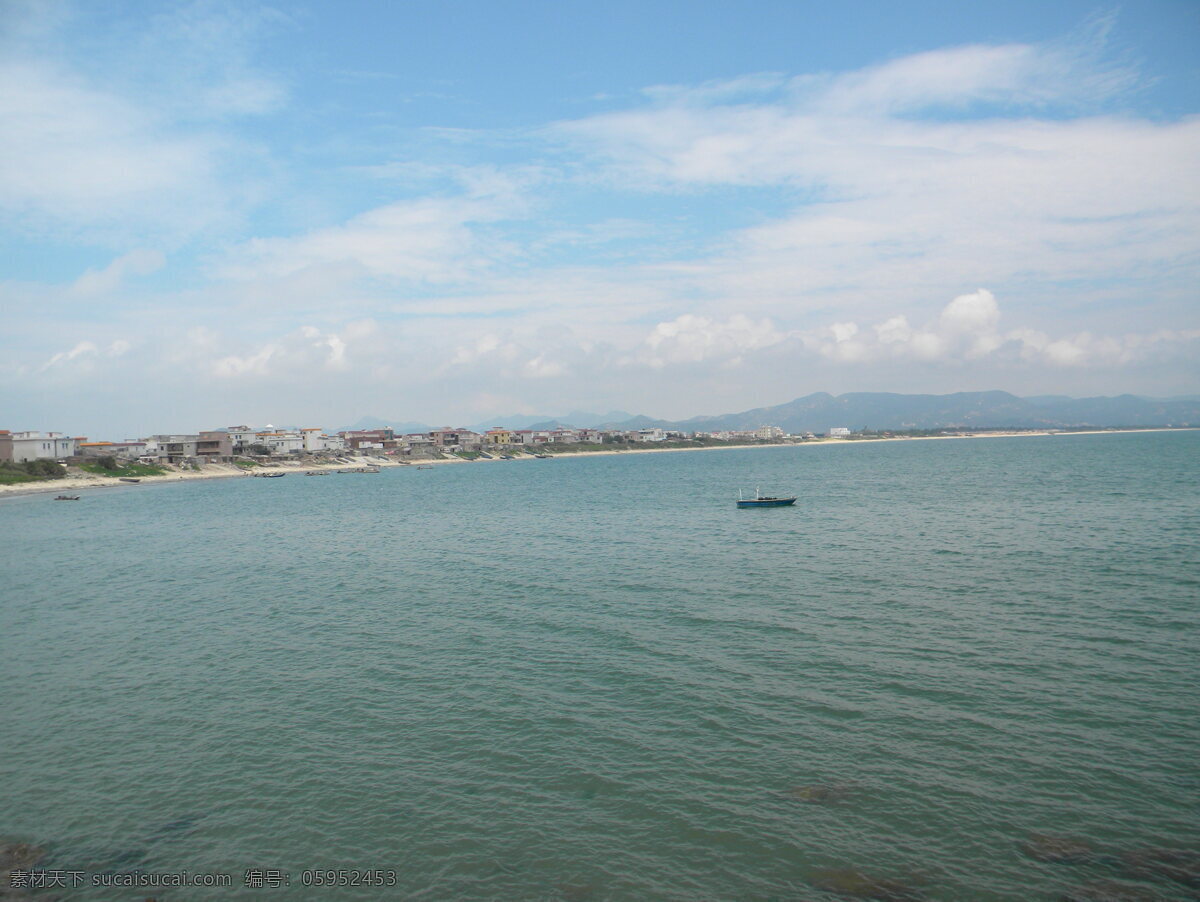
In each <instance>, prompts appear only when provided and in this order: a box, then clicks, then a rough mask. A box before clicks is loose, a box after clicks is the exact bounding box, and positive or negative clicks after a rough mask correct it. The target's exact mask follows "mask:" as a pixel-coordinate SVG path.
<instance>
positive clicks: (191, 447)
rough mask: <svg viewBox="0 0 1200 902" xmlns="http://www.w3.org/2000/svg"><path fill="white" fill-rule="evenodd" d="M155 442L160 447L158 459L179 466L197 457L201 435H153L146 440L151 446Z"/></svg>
mask: <svg viewBox="0 0 1200 902" xmlns="http://www.w3.org/2000/svg"><path fill="white" fill-rule="evenodd" d="M151 441H154V442H156V443H157V445H158V453H157V455H156V456H157V457H158V458H159V459H160V460H163V459H165V460H166V461H167V462H168V463H173V464H179V463H183V462H184V461H187V460H191V459H193V458H195V457H196V445H197V444H198V443H199V442H200V436H199V435H152V436H150V438H149V439H147V440H146V443H147V444H149V443H150V442H151Z"/></svg>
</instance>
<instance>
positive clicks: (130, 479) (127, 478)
mask: <svg viewBox="0 0 1200 902" xmlns="http://www.w3.org/2000/svg"><path fill="white" fill-rule="evenodd" d="M117 478H118V479H120V480H121V482H141V480H140V479H138V478H136V477H133V476H118V477H117Z"/></svg>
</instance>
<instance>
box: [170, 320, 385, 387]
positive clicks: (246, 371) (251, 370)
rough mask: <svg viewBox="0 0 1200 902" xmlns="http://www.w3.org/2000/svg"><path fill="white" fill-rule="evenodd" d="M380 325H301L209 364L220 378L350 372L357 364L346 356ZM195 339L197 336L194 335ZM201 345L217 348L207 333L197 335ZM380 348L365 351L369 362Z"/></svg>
mask: <svg viewBox="0 0 1200 902" xmlns="http://www.w3.org/2000/svg"><path fill="white" fill-rule="evenodd" d="M376 332H377V326H376V324H375V323H374V322H372V321H369V320H364V321H358V322H354V323H349V324H347V325H346V326H345V328H344V329H343V330H342V331H341V333H338V332H334V331H328V332H326V331H323V330H321V329H318V328H317V327H315V326H302V327H301V328H299V329H297V330H296V331H294V332H291V333H288V334H287V335H284V336H281V337H280V338H278V339H273V340H270V341H267V342H264V343H262V344H260V345H259V346H258V347H257V348H254V349H252V350H250V351H248V352H247V353H244V354H240V355H239V354H225V355H222V356H217V357H211V356H208V355H207V354H206V355H203V356H202V358H201V359H204V358H207V362H206V365H207V366H208V367H209V369H210V371H211V373H212V374H213V375H214V376H217V377H218V378H221V379H241V378H259V379H273V380H274V379H282V378H298V379H300V380H302V381H307V380H310V379H313V378H322V376H323V375H324V374H328V373H340V372H347V371H350V370H351V369H353V368H354V366H353V361H352V359H351V358H350V357H348V356H347V351H350V352H351V354H354V353H356V352H357V350H358V349H359V348H360V347H361V346H363V345H364V344H369V340H370V339H371V338H372V337H373V336H375V334H376ZM192 338H193V339H195V338H197V336H192ZM198 338H199V344H200V347H202V348H203V349H205V350H207V351H210V352H211V351H212V350H213V349H214V343H213V342H212V341H211V339H210V336H209V335H208V334H201V335H200V336H198ZM377 350H378V349H370V350H369V352H368V353H366V354H364V355H363V357H364V362H365V363H367V364H369V363H370V362H371V361H372V360H375V359H377V357H378V354H377V353H376V352H377Z"/></svg>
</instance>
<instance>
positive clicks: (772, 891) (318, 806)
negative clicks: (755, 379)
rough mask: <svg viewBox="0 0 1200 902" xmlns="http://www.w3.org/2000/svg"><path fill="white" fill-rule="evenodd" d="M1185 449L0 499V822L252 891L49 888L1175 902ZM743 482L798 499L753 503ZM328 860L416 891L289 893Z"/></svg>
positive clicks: (676, 463)
mask: <svg viewBox="0 0 1200 902" xmlns="http://www.w3.org/2000/svg"><path fill="white" fill-rule="evenodd" d="M1198 462H1200V433H1197V432H1187V433H1141V434H1115V435H1096V436H1070V437H1065V436H1056V437H1022V438H1004V439H980V440H970V441H925V442H907V443H884V444H859V445H839V446H836V447H830V446H822V447H795V448H788V447H782V448H768V449H753V450H724V451H713V452H697V453H680V454H655V455H636V456H635V455H630V456H625V457H592V458H581V459H557V460H544V461H534V460H531V461H522V462H515V461H514V462H502V463H480V464H474V465H470V466H467V465H463V466H445V467H439V468H435V469H433V470H420V471H418V470H416V469H413V468H404V469H396V470H387V471H384V472H383V473H381V474H379V475H377V476H370V475H353V476H350V475H345V476H331V477H326V478H321V479H312V478H308V479H306V478H300V477H288V478H286V479H275V480H266V479H254V480H251V479H245V480H213V481H206V482H193V483H187V484H183V483H181V484H179V485H171V486H137V487H129V488H122V489H109V490H99V491H93V492H85V493H84V496H83V500H81V501H80V502H78V503H76V504H55V503H53V502H51V501H50V498H49V496H45V495H42V496H28V497H21V498H15V499H9V500H5V501H3V502H0V535H3V536H4V539H3V543H2V545H0V577H2V587H3V588H2V594H0V624H2V632H0V685H2V687H3V691H2V697H3V705H2V708H0V717H2V722H0V836H3V837H8V838H17V839H23V840H29V841H33V842H37V843H39V844H42V845H44V846H46V847H47V848H48V850H49V857H48V859H47V862H46V864H47V866H51V867H57V868H64V869H81V870H86V871H87V872H88V873H89V874H96V873H99V874H103V873H111V872H126V871H131V870H135V869H138V870H142V871H146V872H160V873H161V872H173V871H180V870H185V869H186V870H187V871H189V872H191V873H193V874H195V873H204V872H223V873H229V874H231V875H233V888H232V889H201V888H197V887H191V888H188V889H186V890H177V891H170V890H168V891H166V892H159V893H156V894H155V893H150V892H147V891H145V890H125V891H115V890H112V889H95V888H89V887H87V886H85V887H81V888H79V889H75V890H66V891H64V890H57V891H56V893H57V895H59V896H60V897H61V898H63V899H143V898H145V897H146V896H147V895H152V894H155V895H157V896H158V897H159V898H160V899H229V898H272V899H274V898H278V899H314V898H320V899H359V898H407V899H437V900H441V899H547V900H551V899H569V900H582V899H594V900H607V899H613V900H618V899H619V900H633V899H664V900H710V899H711V900H724V899H731V900H732V899H737V900H743V899H744V900H767V899H781V900H782V899H788V900H791V899H805V900H835V899H847V898H860V899H886V900H912V899H930V900H958V899H968V900H1038V899H1046V900H1053V899H1060V898H1064V894H1071V893H1075V895H1073V896H1071V895H1068V896H1067V897H1068V898H1101V897H1100V896H1096V895H1093V896H1085V895H1080V894H1081V893H1083V892H1084V891H1083V890H1077V889H1076V888H1078V887H1085V886H1089V885H1090V886H1091V887H1092V889H1091V890H1088V892H1093V894H1094V893H1095V892H1097V890H1096V886H1097V885H1098V884H1099V883H1101V882H1104V881H1117V882H1118V883H1120V884H1121V885H1123V886H1127V887H1129V888H1130V889H1129V891H1130V892H1133V890H1135V889H1136V890H1137V891H1138V892H1140V893H1141V894H1142V895H1140V896H1129V897H1128V898H1146V899H1155V898H1157V899H1167V900H1184V899H1189V898H1191V899H1194V898H1196V894H1197V892H1198V891H1200V890H1198V889H1197V885H1196V880H1197V877H1198V872H1197V861H1196V856H1197V854H1198V852H1200V816H1198V810H1200V809H1198V806H1197V802H1198V790H1200V718H1198V712H1200V641H1198V638H1200V637H1198V635H1197V632H1198V629H1197V627H1198V620H1200V616H1198V607H1200V605H1198V598H1200V551H1198V545H1200V542H1198V538H1200V523H1198V520H1197V514H1198V512H1200V467H1198V466H1197V464H1198ZM757 485H761V486H762V488H763V490H764V491H775V490H778V491H786V492H789V493H792V492H794V493H796V494H798V495H799V496H800V501H799V502H798V503H797V505H796V506H795V507H794V508H783V509H773V510H737V509H736V508H735V507H734V504H733V499H734V498H735V496H736V492H737V489H738V488H739V487H741V488H743V489H746V490H749V491H753V490H754V488H755V486H757ZM329 868H335V869H336V868H347V869H354V868H357V869H376V868H377V869H388V870H392V871H394V872H395V886H394V887H391V888H387V889H378V888H376V889H371V888H350V887H343V888H322V889H320V890H319V891H318V890H315V889H313V888H311V887H305V886H304V885H303V881H304V879H305V878H304V876H303V874H304V872H305V871H306V870H310V869H329ZM248 869H279V870H282V871H286V872H288V874H289V877H290V885H289V886H288V887H284V888H277V889H261V890H251V889H248V888H245V887H244V886H243V881H244V877H245V872H246V871H247V870H248ZM122 893H123V894H122ZM1104 898H1108V897H1104Z"/></svg>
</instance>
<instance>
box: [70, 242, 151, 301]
mask: <svg viewBox="0 0 1200 902" xmlns="http://www.w3.org/2000/svg"><path fill="white" fill-rule="evenodd" d="M165 264H166V257H164V256H163V254H162V252H161V251H155V250H148V249H146V248H139V249H137V250H133V251H130V252H129V253H127V254H124V255H122V256H120V257H118V258H117V259H115V260H113V262H112V263H110V264H108V266H106V267H104V268H103V269H89V270H88V271H87V272H85V273H84V274H83V275H82V276H80V277H79V278H78V279H76V280H75V283H74V284H73V285H72V286H71V290H72V291H73V292H75V293H76V294H85V295H93V294H106V293H108V292H110V291H113V290H115V289H116V288H118V287H119V286H120V285H121V283H122V282H123V281H125V279H126V278H127V277H129V276H146V275H149V274H150V273H153V272H157V271H158V270H160V269H162V268H163V266H164V265H165Z"/></svg>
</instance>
